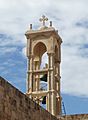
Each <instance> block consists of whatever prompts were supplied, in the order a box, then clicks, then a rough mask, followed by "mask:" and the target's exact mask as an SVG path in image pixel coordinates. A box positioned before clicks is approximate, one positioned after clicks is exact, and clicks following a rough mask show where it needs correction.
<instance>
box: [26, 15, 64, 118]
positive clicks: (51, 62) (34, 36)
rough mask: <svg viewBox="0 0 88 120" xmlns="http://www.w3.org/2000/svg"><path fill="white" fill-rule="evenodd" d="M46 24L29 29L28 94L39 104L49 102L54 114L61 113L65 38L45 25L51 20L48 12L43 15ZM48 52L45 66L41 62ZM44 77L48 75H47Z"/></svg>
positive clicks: (47, 105) (50, 26) (49, 109)
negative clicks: (61, 82) (43, 83)
mask: <svg viewBox="0 0 88 120" xmlns="http://www.w3.org/2000/svg"><path fill="white" fill-rule="evenodd" d="M39 20H40V22H42V26H41V27H40V28H39V29H38V30H33V29H32V24H30V29H29V30H28V31H27V32H26V33H25V35H26V38H27V58H28V66H27V67H28V68H27V69H28V71H27V92H26V94H27V95H28V96H29V97H30V98H31V99H32V100H34V101H36V102H37V103H38V104H41V102H42V101H43V99H45V102H46V110H48V112H50V113H51V114H52V115H54V116H57V115H60V114H61V95H60V62H61V43H62V39H61V38H60V36H59V35H58V31H57V30H55V28H54V27H52V22H51V21H50V25H49V27H47V26H46V25H45V22H46V21H48V18H46V17H45V16H44V15H43V16H42V18H40V19H39ZM45 52H46V53H47V55H48V64H47V65H46V67H44V68H42V69H41V68H40V66H41V58H42V55H43V54H44V53H45ZM43 78H44V79H43ZM41 80H45V81H46V82H47V89H46V90H42V89H41V87H40V83H41Z"/></svg>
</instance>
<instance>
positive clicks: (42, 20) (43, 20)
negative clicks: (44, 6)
mask: <svg viewBox="0 0 88 120" xmlns="http://www.w3.org/2000/svg"><path fill="white" fill-rule="evenodd" d="M39 21H40V22H43V26H45V21H48V18H47V17H46V16H45V15H43V16H42V18H40V19H39Z"/></svg>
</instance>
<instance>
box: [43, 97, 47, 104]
mask: <svg viewBox="0 0 88 120" xmlns="http://www.w3.org/2000/svg"><path fill="white" fill-rule="evenodd" d="M42 104H46V96H44V98H43V100H42Z"/></svg>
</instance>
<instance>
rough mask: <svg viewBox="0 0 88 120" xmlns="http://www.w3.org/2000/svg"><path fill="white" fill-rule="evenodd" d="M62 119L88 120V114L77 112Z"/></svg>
mask: <svg viewBox="0 0 88 120" xmlns="http://www.w3.org/2000/svg"><path fill="white" fill-rule="evenodd" d="M60 120H88V114H75V115H67V116H63V117H61V119H60Z"/></svg>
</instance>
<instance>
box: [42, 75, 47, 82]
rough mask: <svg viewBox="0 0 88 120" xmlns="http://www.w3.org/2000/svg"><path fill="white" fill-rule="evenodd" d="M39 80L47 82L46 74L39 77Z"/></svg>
mask: <svg viewBox="0 0 88 120" xmlns="http://www.w3.org/2000/svg"><path fill="white" fill-rule="evenodd" d="M40 80H41V81H44V82H47V74H45V75H43V77H41V78H40Z"/></svg>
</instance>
